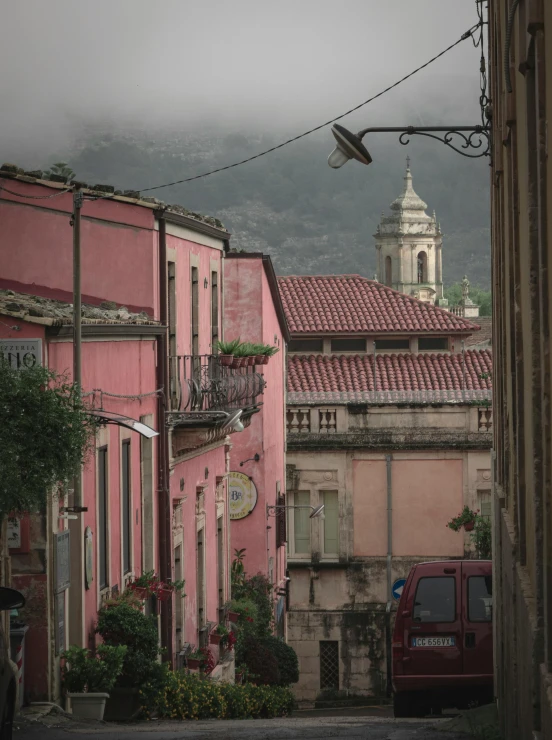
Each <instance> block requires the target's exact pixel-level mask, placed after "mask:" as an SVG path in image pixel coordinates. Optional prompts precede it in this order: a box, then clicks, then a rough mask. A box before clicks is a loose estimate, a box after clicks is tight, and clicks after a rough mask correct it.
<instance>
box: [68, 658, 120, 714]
mask: <svg viewBox="0 0 552 740" xmlns="http://www.w3.org/2000/svg"><path fill="white" fill-rule="evenodd" d="M126 652H127V647H126V645H100V646H99V647H98V648H97V650H96V654H91V653H90V651H89V650H88V649H87V648H80V647H77V646H76V645H73V646H72V647H70V648H69V649H68V650H66V651H65V652H63V653H62V654H61V658H62V660H63V661H64V664H63V666H62V669H61V680H62V684H63V688H64V690H65V692H66V694H67V696H68V698H69V699H71V708H72V711H73V716H75V717H78V718H79V719H98V720H103V717H104V712H105V704H106V701H107V700H108V699H109V692H110V691H111V690H112V689H113V687H114V686H115V683H116V681H117V679H118V678H119V676H120V675H121V673H122V671H123V663H124V659H125V655H126Z"/></svg>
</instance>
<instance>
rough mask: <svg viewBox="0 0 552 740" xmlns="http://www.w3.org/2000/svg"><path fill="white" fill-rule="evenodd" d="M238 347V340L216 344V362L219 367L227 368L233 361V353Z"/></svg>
mask: <svg viewBox="0 0 552 740" xmlns="http://www.w3.org/2000/svg"><path fill="white" fill-rule="evenodd" d="M239 345H240V338H239V337H238V338H237V339H233V340H232V341H231V342H217V350H218V360H219V362H220V364H221V365H225V366H226V367H229V366H230V365H232V363H233V361H234V352H235V351H236V348H237V347H239Z"/></svg>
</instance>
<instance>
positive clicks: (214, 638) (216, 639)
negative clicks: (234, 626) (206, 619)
mask: <svg viewBox="0 0 552 740" xmlns="http://www.w3.org/2000/svg"><path fill="white" fill-rule="evenodd" d="M222 637H223V636H222V635H217V633H216V632H211V634H210V635H209V642H210V643H211V645H220V641H221V640H222Z"/></svg>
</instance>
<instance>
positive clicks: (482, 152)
mask: <svg viewBox="0 0 552 740" xmlns="http://www.w3.org/2000/svg"><path fill="white" fill-rule="evenodd" d="M411 136H427V137H429V138H430V139H435V140H436V141H440V142H441V143H442V144H445V145H446V146H448V147H450V148H451V149H453V150H454V151H455V152H458V154H461V155H462V156H463V157H470V158H471V159H478V158H479V157H488V156H489V155H490V137H489V130H488V129H487V128H486V127H483V126H474V128H473V130H472V131H466V130H465V129H464V130H458V129H453V128H451V129H448V130H447V129H442V135H440V136H439V135H437V132H434V133H430V132H429V131H423V130H421V129H417V128H416V127H415V126H409V127H408V128H407V129H406V130H405V131H403V132H402V133H401V135H400V136H399V141H400V143H401V144H403V146H406V145H407V144H409V143H410V137H411ZM454 137H458V139H455V138H454ZM462 142H463V143H462ZM455 144H456V145H455ZM470 149H471V150H475V153H472V152H470V151H462V150H470Z"/></svg>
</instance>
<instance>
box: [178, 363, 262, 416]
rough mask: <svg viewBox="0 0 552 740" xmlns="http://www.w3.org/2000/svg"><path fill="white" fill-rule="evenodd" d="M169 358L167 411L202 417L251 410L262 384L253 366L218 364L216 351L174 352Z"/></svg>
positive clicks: (259, 393) (255, 404) (260, 392)
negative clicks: (199, 353)
mask: <svg viewBox="0 0 552 740" xmlns="http://www.w3.org/2000/svg"><path fill="white" fill-rule="evenodd" d="M169 361H170V384H171V385H170V388H171V398H170V409H171V410H170V415H171V417H173V418H174V417H180V418H181V419H182V420H184V419H186V417H187V418H188V419H189V420H190V421H193V420H194V419H195V420H196V421H197V420H200V419H203V420H205V421H208V420H212V421H216V420H224V419H225V418H227V417H228V414H230V413H232V412H235V411H238V410H240V409H241V410H243V412H244V415H245V414H246V412H247V411H248V410H253V409H255V408H256V406H257V405H258V401H257V399H258V397H259V396H260V395H262V393H263V391H264V387H265V381H264V378H263V376H262V375H261V374H260V373H258V372H256V371H255V366H248V367H242V368H239V369H234V368H231V367H227V366H225V365H221V363H220V359H219V357H218V356H217V355H176V356H174V357H170V358H169Z"/></svg>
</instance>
